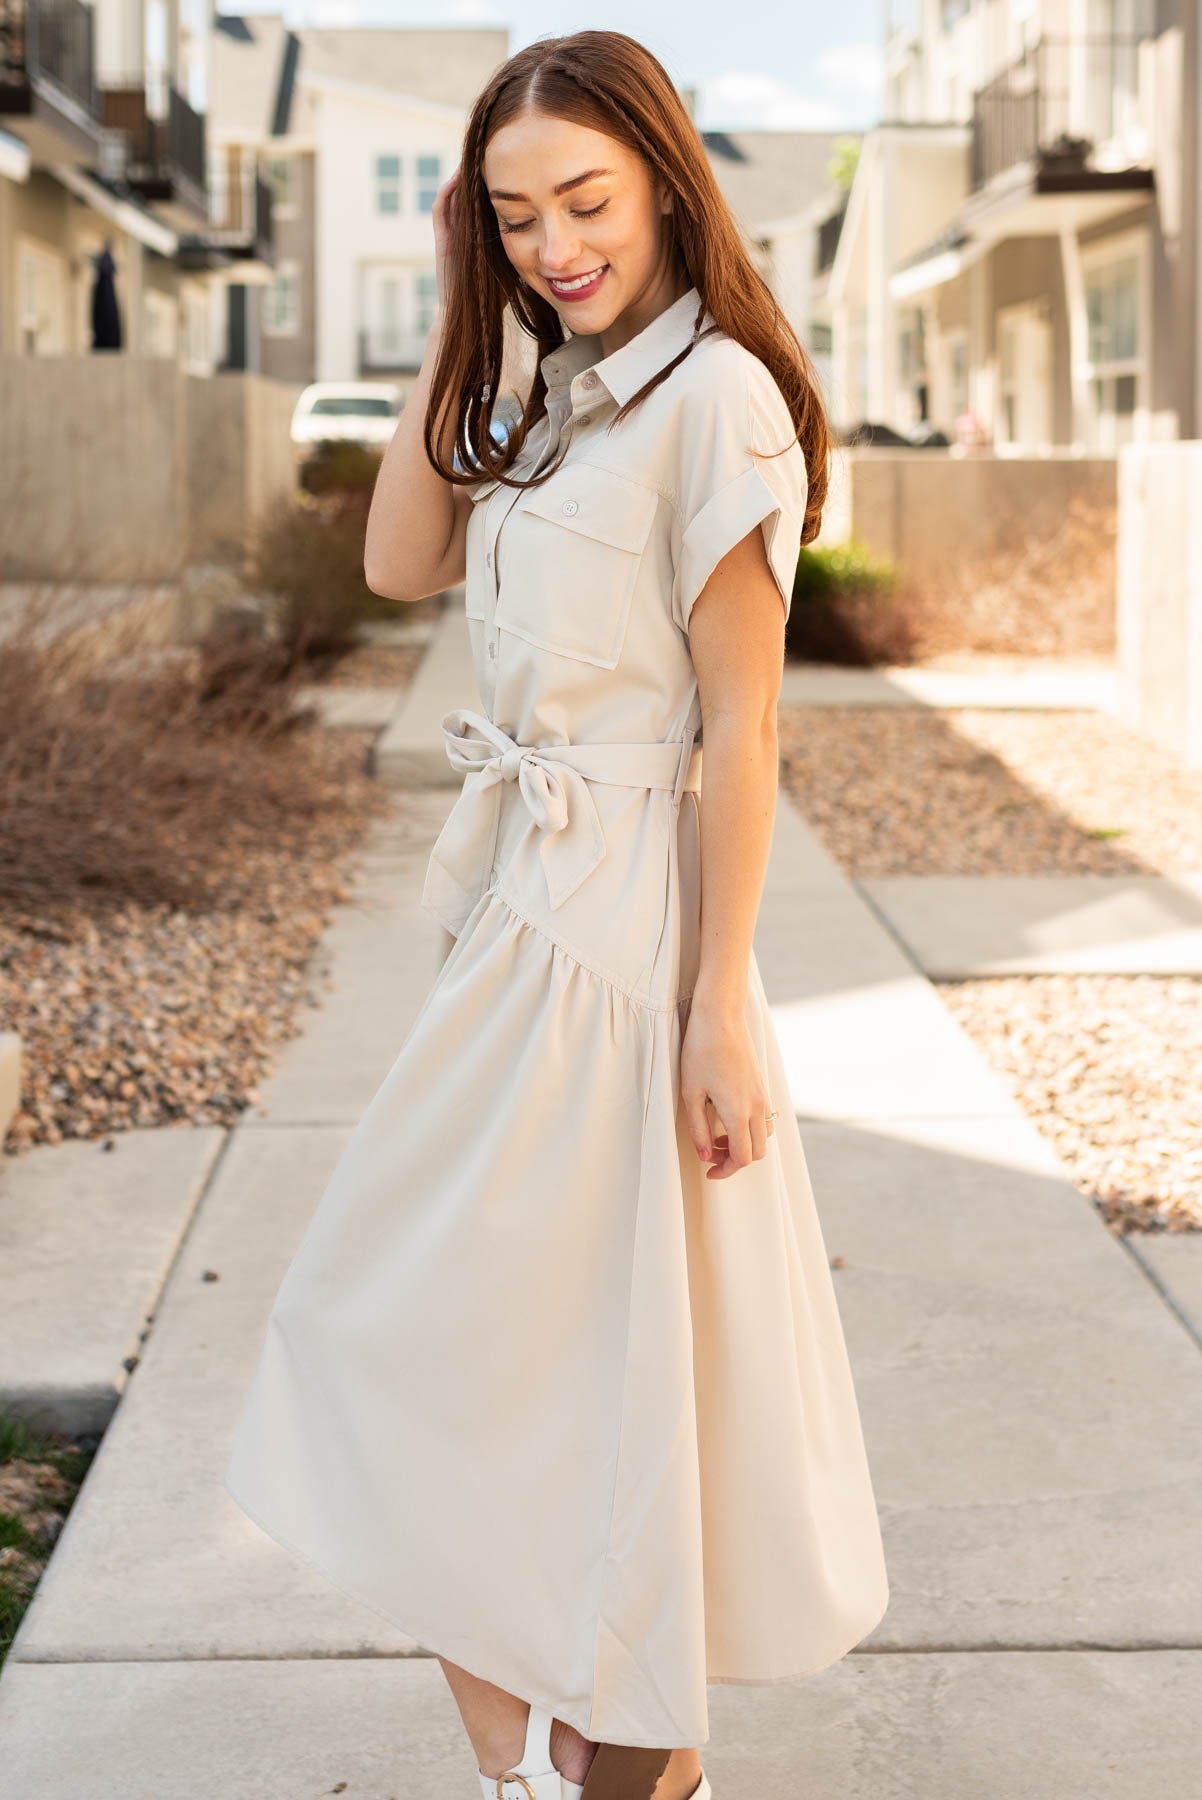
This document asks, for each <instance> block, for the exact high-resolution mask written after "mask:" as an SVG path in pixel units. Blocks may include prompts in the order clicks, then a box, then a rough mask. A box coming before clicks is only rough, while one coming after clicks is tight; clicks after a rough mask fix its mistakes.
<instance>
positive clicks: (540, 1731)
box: [476, 1705, 709, 1800]
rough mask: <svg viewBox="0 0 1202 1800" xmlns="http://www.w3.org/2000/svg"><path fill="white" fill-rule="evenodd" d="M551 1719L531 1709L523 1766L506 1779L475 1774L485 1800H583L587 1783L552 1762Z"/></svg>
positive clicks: (542, 1710) (539, 1709)
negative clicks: (565, 1773)
mask: <svg viewBox="0 0 1202 1800" xmlns="http://www.w3.org/2000/svg"><path fill="white" fill-rule="evenodd" d="M551 1719H552V1715H551V1714H550V1713H549V1712H547V1711H546V1709H545V1708H544V1707H541V1706H534V1705H531V1708H530V1717H529V1718H528V1719H527V1721H526V1747H525V1749H524V1750H523V1751H522V1760H521V1762H519V1763H516V1764H515V1765H514V1767H513V1768H512V1769H506V1771H505V1773H504V1774H503V1775H486V1774H485V1773H484V1771H483V1770H482V1769H479V1768H478V1769H477V1770H476V1773H477V1774H478V1775H479V1777H480V1792H481V1794H482V1795H483V1796H484V1800H580V1796H581V1794H582V1793H583V1792H584V1783H583V1782H581V1781H569V1780H568V1778H567V1776H566V1775H561V1774H560V1772H559V1770H558V1769H557V1768H556V1767H555V1765H554V1763H553V1762H552V1761H551ZM697 1792H698V1800H709V1796H707V1795H706V1794H704V1793H703V1792H702V1790H701V1789H700V1788H699V1789H698V1790H697Z"/></svg>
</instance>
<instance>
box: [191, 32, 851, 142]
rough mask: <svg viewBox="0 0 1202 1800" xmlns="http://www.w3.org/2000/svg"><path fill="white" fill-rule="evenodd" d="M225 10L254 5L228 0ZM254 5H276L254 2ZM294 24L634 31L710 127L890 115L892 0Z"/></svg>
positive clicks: (515, 41) (802, 124) (524, 38)
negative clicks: (884, 37)
mask: <svg viewBox="0 0 1202 1800" xmlns="http://www.w3.org/2000/svg"><path fill="white" fill-rule="evenodd" d="M221 10H222V11H229V12H233V11H238V10H242V9H240V8H238V7H235V6H232V5H230V4H228V0H223V4H222V7H221ZM245 10H247V11H253V12H266V11H270V10H273V8H272V0H254V3H253V4H252V5H249V6H247V7H246V9H245ZM279 10H281V11H282V12H283V14H284V16H285V18H286V19H287V20H288V22H289V24H293V25H425V26H430V25H488V26H491V27H493V28H494V29H496V28H506V27H507V28H508V30H509V42H510V48H511V49H513V50H518V49H520V48H521V47H522V46H523V45H524V44H528V43H530V42H531V41H532V40H533V39H535V38H538V37H547V36H550V35H552V34H553V33H566V32H570V31H583V30H586V29H588V30H598V29H604V30H609V31H625V32H628V33H629V35H630V36H631V37H636V38H638V39H639V41H640V42H641V43H644V44H646V46H647V48H648V49H649V50H651V51H653V52H654V54H655V55H656V56H658V58H659V60H660V61H661V62H662V63H663V64H664V67H665V68H666V69H667V70H668V73H669V74H670V75H671V76H672V78H673V80H674V81H675V82H676V84H677V86H678V87H696V88H697V89H698V90H699V103H698V108H697V123H698V124H699V125H700V126H701V127H702V129H703V130H706V131H721V130H727V131H736V130H749V129H752V128H754V127H756V126H759V127H761V128H765V127H770V128H773V129H775V130H794V131H804V130H815V131H818V130H838V129H848V130H853V129H857V128H861V127H864V126H867V125H871V124H872V123H873V122H874V120H875V119H876V118H877V116H878V112H879V104H878V93H879V46H880V38H881V18H882V13H883V6H882V0H827V3H826V4H820V3H818V0H801V4H800V5H793V6H782V5H780V4H779V3H778V4H775V5H774V4H771V0H750V3H744V4H739V3H738V0H733V3H732V0H723V3H721V4H718V3H717V0H690V3H689V4H688V5H687V6H686V7H684V8H682V7H681V6H680V4H679V0H677V4H675V5H672V4H669V0H638V3H637V4H635V3H634V0H614V3H613V4H611V5H609V6H606V7H601V8H599V7H596V6H590V7H587V8H585V7H581V8H580V9H579V10H578V9H577V8H576V7H574V6H565V5H564V4H563V3H562V0H559V3H558V4H555V5H552V4H551V3H550V0H440V3H439V5H438V6H437V8H435V7H432V6H431V5H430V4H429V0H425V3H424V4H423V3H422V0H417V3H410V0H281V4H280V7H279Z"/></svg>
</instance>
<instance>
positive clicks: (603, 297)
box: [484, 112, 671, 332]
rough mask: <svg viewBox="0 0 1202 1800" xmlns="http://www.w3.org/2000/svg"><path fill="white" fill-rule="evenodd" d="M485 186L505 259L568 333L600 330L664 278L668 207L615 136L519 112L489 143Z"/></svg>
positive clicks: (641, 165)
mask: <svg viewBox="0 0 1202 1800" xmlns="http://www.w3.org/2000/svg"><path fill="white" fill-rule="evenodd" d="M581 177H583V179H581ZM484 183H485V186H486V188H487V189H488V193H489V197H490V198H491V200H492V203H493V206H494V208H495V210H496V215H497V221H498V226H499V229H500V232H501V242H502V244H503V245H504V246H505V254H506V255H507V256H508V258H509V260H510V262H511V263H512V264H513V266H514V268H515V269H516V270H517V272H518V274H519V275H521V276H523V277H524V279H525V280H526V281H527V282H528V284H529V285H530V287H532V288H533V289H534V290H535V292H536V293H539V294H541V295H542V296H543V297H544V298H545V299H547V300H549V301H550V302H551V304H552V306H554V307H555V308H556V310H557V311H558V312H559V314H560V316H561V318H562V319H563V321H564V323H565V325H567V327H568V328H569V330H571V331H573V332H584V331H588V332H601V331H604V330H605V329H606V327H608V326H609V325H612V323H613V322H614V320H615V319H617V318H618V317H619V316H620V315H621V314H622V313H624V312H625V311H626V309H627V307H629V306H632V305H633V306H635V307H636V311H637V310H638V309H639V307H640V306H641V304H642V303H644V302H646V301H647V300H648V299H649V298H651V297H653V296H654V295H655V290H656V288H657V286H658V285H659V284H660V283H662V282H663V281H664V280H665V278H666V279H668V280H670V279H671V277H670V274H669V272H668V270H667V268H666V266H665V265H666V262H667V258H665V256H664V246H665V241H666V234H665V230H664V215H665V213H667V212H668V211H670V202H669V201H668V200H667V197H666V194H665V192H664V190H663V188H662V185H661V184H660V183H658V182H655V181H653V179H652V176H651V174H650V172H649V170H648V169H647V166H646V164H645V163H644V161H643V160H642V158H641V157H640V156H638V155H636V154H635V152H634V151H633V150H628V149H627V148H626V146H625V145H624V144H620V143H618V142H617V140H616V139H615V138H611V137H607V136H606V135H605V134H604V133H603V132H600V131H593V130H591V129H590V128H589V127H588V126H586V125H577V124H574V123H572V122H571V121H569V120H567V119H555V118H549V117H548V116H547V115H546V114H545V113H537V112H527V113H524V114H522V116H521V117H520V118H517V119H512V120H511V121H510V122H509V124H508V125H504V126H502V128H501V129H500V130H499V131H498V132H497V133H496V134H495V135H494V136H493V137H492V138H491V139H490V140H489V143H488V147H487V149H486V150H485V152H484ZM556 189H560V190H562V191H560V192H556ZM578 277H585V278H586V279H585V280H584V281H583V282H577V280H576V278H578ZM565 284H566V285H565Z"/></svg>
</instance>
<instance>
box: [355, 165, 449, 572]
mask: <svg viewBox="0 0 1202 1800" xmlns="http://www.w3.org/2000/svg"><path fill="white" fill-rule="evenodd" d="M458 183H459V170H458V169H455V170H454V172H453V173H452V174H451V175H449V176H448V178H447V180H446V181H445V182H444V183H443V185H442V187H441V188H440V189H439V190H438V196H437V198H436V200H435V202H434V241H435V252H436V264H437V281H438V306H437V310H436V313H435V320H434V323H433V325H432V326H431V327H430V333H429V336H428V337H427V339H426V348H425V354H424V355H423V357H422V365H421V368H420V370H419V371H418V376H417V380H416V382H415V383H414V386H413V389H412V392H411V393H410V395H409V398H408V400H407V402H406V404H405V407H404V410H403V411H402V413H401V416H400V419H399V420H398V422H397V428H396V431H395V432H394V433H393V437H392V441H391V443H390V444H389V446H388V449H387V450H386V451H385V453H384V460H383V462H382V463H381V465H380V473H379V475H378V476H377V477H376V485H375V490H374V492H373V493H372V499H371V510H370V511H369V513H368V518H367V535H366V538H365V540H364V546H363V574H364V578H365V580H366V582H367V585H368V587H369V588H370V589H371V590H372V592H373V593H374V594H380V595H382V596H383V597H384V598H385V599H388V600H424V599H425V598H426V597H427V596H428V595H430V594H438V593H441V592H442V590H443V589H444V588H449V587H454V586H455V584H456V582H459V581H462V580H463V578H464V573H465V548H464V545H465V538H466V534H467V520H468V516H469V514H470V512H471V508H472V503H471V500H470V499H469V498H468V495H467V491H466V490H465V489H462V488H456V487H453V486H452V485H451V483H450V482H449V481H444V480H443V478H442V476H441V475H439V474H437V473H436V471H435V470H434V469H432V468H431V466H430V462H429V459H428V458H427V456H426V450H425V445H424V444H423V442H422V433H423V430H424V428H425V422H426V413H427V411H428V409H429V401H430V379H431V376H432V375H433V372H434V363H435V360H436V359H437V356H438V351H439V346H440V344H441V342H442V329H443V317H444V312H443V308H444V296H445V293H446V286H447V284H446V254H447V248H446V247H447V244H448V241H449V238H450V224H451V210H452V208H453V206H454V201H455V194H456V191H457V188H458ZM454 435H455V422H454V419H453V417H452V416H451V413H450V410H449V409H448V410H447V412H446V413H445V415H444V418H443V421H442V429H441V432H440V439H439V449H440V454H441V455H443V457H444V458H445V459H446V460H449V459H450V456H451V451H452V447H453V443H454Z"/></svg>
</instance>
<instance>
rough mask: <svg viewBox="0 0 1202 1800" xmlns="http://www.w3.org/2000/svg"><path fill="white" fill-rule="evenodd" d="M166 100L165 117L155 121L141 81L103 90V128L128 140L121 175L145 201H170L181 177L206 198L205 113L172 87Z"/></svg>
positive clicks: (194, 191) (198, 194)
mask: <svg viewBox="0 0 1202 1800" xmlns="http://www.w3.org/2000/svg"><path fill="white" fill-rule="evenodd" d="M165 99H166V111H165V114H163V115H162V116H155V115H154V114H152V113H151V112H150V111H149V109H148V104H147V101H148V96H147V92H146V88H145V85H144V84H143V82H142V81H141V80H140V79H133V78H131V79H130V80H128V81H126V82H124V83H122V84H121V85H120V86H114V87H107V88H105V90H104V92H103V95H102V103H103V120H104V124H105V125H106V126H107V127H109V128H111V129H117V130H119V131H120V132H122V133H123V135H124V137H125V143H126V151H125V167H124V169H123V170H122V174H123V175H124V177H125V179H126V180H127V181H128V182H129V184H130V186H131V187H135V188H137V189H138V190H139V191H140V192H141V193H143V194H144V195H145V196H146V198H147V199H151V200H158V199H170V198H171V197H172V194H173V192H174V190H175V189H176V187H177V186H178V185H179V183H180V178H181V177H182V180H183V182H184V183H185V184H186V185H187V187H188V188H189V189H190V191H191V192H192V193H193V194H195V195H197V196H202V195H203V194H204V188H205V166H206V159H205V120H204V114H203V113H198V112H197V111H195V109H194V108H193V107H191V106H189V104H188V102H187V101H186V100H185V99H184V97H183V95H182V94H181V93H179V92H177V90H176V89H175V87H174V86H172V85H171V84H170V83H167V84H166V88H165ZM161 104H162V100H161V99H160V105H161Z"/></svg>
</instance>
